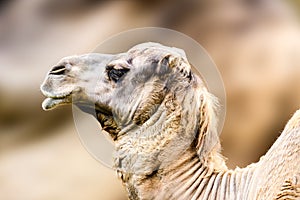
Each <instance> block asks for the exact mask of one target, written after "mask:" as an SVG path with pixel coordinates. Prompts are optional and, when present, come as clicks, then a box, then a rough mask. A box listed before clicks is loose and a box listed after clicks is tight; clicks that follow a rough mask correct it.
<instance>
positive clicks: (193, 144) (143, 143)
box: [41, 43, 300, 199]
mask: <svg viewBox="0 0 300 200" xmlns="http://www.w3.org/2000/svg"><path fill="white" fill-rule="evenodd" d="M41 90H42V92H43V94H44V95H45V96H47V97H48V98H47V99H46V100H45V101H44V102H43V108H44V109H45V110H48V109H51V108H55V107H56V106H57V105H62V104H69V103H74V104H75V105H77V106H78V107H79V108H80V109H82V110H83V111H85V112H88V113H91V114H94V116H95V117H96V118H97V120H98V121H99V122H100V124H101V126H102V128H103V129H104V130H105V131H107V132H108V134H109V135H110V136H111V138H112V140H113V142H114V145H115V149H116V154H115V157H114V161H115V168H116V170H117V172H118V175H119V177H120V178H121V179H122V181H123V183H124V186H125V188H126V189H127V191H128V196H129V198H130V199H255V198H259V197H267V198H266V199H270V198H269V197H272V198H273V197H274V198H275V197H276V195H279V194H280V192H281V191H282V190H281V186H283V185H284V184H286V183H285V182H286V181H289V180H290V178H294V177H296V179H295V180H296V181H297V180H298V178H299V176H298V174H299V172H300V169H299V167H298V168H297V167H295V169H293V170H287V171H285V168H284V165H283V164H282V163H280V161H276V158H273V157H274V153H276V151H277V149H274V148H271V149H270V151H269V152H268V154H270V156H269V157H267V159H262V160H261V161H260V162H259V163H256V164H252V165H250V166H248V167H247V168H245V169H236V170H234V171H232V170H228V169H227V167H226V165H225V161H224V158H223V157H222V156H221V155H220V141H219V135H218V132H217V110H216V109H217V100H216V98H215V97H214V96H213V95H212V94H210V93H209V92H208V90H207V88H206V87H205V84H204V82H203V80H202V79H201V78H199V77H198V76H197V75H195V74H194V73H193V72H192V71H191V67H190V64H189V62H188V60H187V58H186V56H185V53H184V51H182V50H180V49H177V48H172V47H166V46H163V45H161V44H157V43H143V44H139V45H137V46H135V47H133V48H131V49H130V50H128V52H126V53H120V54H115V55H107V54H95V53H93V54H86V55H81V56H72V57H66V58H64V59H62V60H61V61H60V62H59V63H58V64H57V66H55V67H54V68H53V69H52V70H51V71H50V72H49V73H48V75H47V77H46V80H45V81H44V83H43V84H42V86H41ZM294 118H295V119H292V120H293V121H292V122H290V123H293V124H296V125H295V126H293V128H292V129H291V127H287V128H286V129H287V130H290V131H289V134H288V133H286V134H284V133H285V132H287V131H285V132H283V136H281V138H279V139H278V141H279V142H278V141H277V143H279V144H280V143H284V148H283V150H282V152H284V153H286V154H282V152H281V156H283V157H284V159H282V160H286V158H289V159H290V158H293V159H295V160H296V161H300V158H299V157H300V155H299V149H300V147H299V146H300V136H299V135H300V134H299V114H298V115H296V117H294ZM291 130H292V131H291ZM290 132H292V133H293V134H291V133H290ZM287 134H288V136H286V137H287V138H285V139H284V136H285V135H287ZM282 138H283V139H282ZM282 140H283V141H282ZM292 140H293V142H291V141H292ZM288 142H290V143H288ZM287 143H288V147H287ZM295 149H297V150H298V152H297V153H293V152H294V151H295ZM268 154H267V155H268ZM285 156H286V157H285ZM297 156H298V157H297ZM271 158H273V160H272V159H271ZM268 159H271V160H268ZM266 160H268V162H273V161H274V162H275V161H276V163H275V166H276V170H273V172H272V173H274V176H275V174H276V173H277V172H281V173H283V171H284V176H278V174H276V176H277V179H276V182H275V183H273V182H272V180H268V182H267V184H266V183H264V184H261V185H259V184H256V183H257V181H256V180H257V179H255V178H254V177H256V176H259V175H260V174H259V175H258V174H257V173H258V171H259V170H261V172H262V174H265V175H268V176H269V175H270V173H271V172H270V171H271V169H269V171H268V170H266V169H265V168H264V167H262V166H263V165H266ZM299 163H300V162H298V163H296V164H299ZM272 166H273V165H272ZM263 170H265V171H263ZM269 172H270V173H269ZM278 177H279V178H278ZM270 179H272V178H270ZM255 181H256V182H255ZM294 182H295V181H294ZM294 182H290V185H291V187H292V186H293V187H294V188H296V189H293V190H291V191H292V192H294V193H295V195H297V194H298V192H299V191H298V189H299V188H298V187H296V186H295V185H297V183H294ZM259 183H260V182H259ZM271 187H272V188H271ZM297 188H298V189H297ZM262 189H263V190H262ZM261 191H263V196H260V195H261Z"/></svg>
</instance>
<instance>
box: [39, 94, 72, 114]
mask: <svg viewBox="0 0 300 200" xmlns="http://www.w3.org/2000/svg"><path fill="white" fill-rule="evenodd" d="M46 97H47V98H46V99H45V100H44V101H43V103H42V108H43V110H45V111H48V110H52V109H54V108H56V107H57V106H61V105H68V104H71V103H72V95H71V93H70V94H67V95H63V96H46Z"/></svg>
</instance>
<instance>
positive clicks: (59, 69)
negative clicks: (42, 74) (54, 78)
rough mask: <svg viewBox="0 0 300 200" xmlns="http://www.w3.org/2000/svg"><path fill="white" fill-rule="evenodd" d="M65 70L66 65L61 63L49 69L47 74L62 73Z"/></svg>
mask: <svg viewBox="0 0 300 200" xmlns="http://www.w3.org/2000/svg"><path fill="white" fill-rule="evenodd" d="M65 71H66V67H65V66H63V65H59V66H55V67H53V68H52V69H51V71H50V72H49V74H52V75H63V74H64V73H65Z"/></svg>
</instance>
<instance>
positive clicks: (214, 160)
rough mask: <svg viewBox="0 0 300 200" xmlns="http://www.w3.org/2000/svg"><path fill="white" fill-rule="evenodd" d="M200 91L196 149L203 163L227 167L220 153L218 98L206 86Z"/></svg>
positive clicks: (214, 166) (215, 166)
mask: <svg viewBox="0 0 300 200" xmlns="http://www.w3.org/2000/svg"><path fill="white" fill-rule="evenodd" d="M198 92H199V93H200V105H199V123H198V132H197V135H196V144H195V146H196V151H197V154H198V155H199V157H200V159H201V160H202V161H203V163H209V164H210V165H213V166H211V167H212V168H214V169H218V168H219V169H222V168H223V167H225V166H226V165H225V163H224V158H223V157H222V156H221V154H220V150H221V145H220V139H219V133H218V129H217V124H218V118H217V109H218V100H217V98H216V97H215V96H214V95H212V94H211V93H209V92H208V91H207V89H206V88H205V87H203V88H201V90H199V91H198Z"/></svg>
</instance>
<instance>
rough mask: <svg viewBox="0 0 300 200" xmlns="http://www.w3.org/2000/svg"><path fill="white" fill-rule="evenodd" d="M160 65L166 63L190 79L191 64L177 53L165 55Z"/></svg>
mask: <svg viewBox="0 0 300 200" xmlns="http://www.w3.org/2000/svg"><path fill="white" fill-rule="evenodd" d="M160 63H161V65H167V66H168V67H169V68H171V69H172V70H173V71H175V72H179V73H181V74H182V75H183V76H184V77H187V78H189V79H191V77H192V74H191V73H192V72H191V65H190V64H189V62H188V61H187V59H186V58H184V57H182V56H179V55H172V54H168V55H166V56H165V57H164V58H163V59H162V60H161V61H160Z"/></svg>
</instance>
